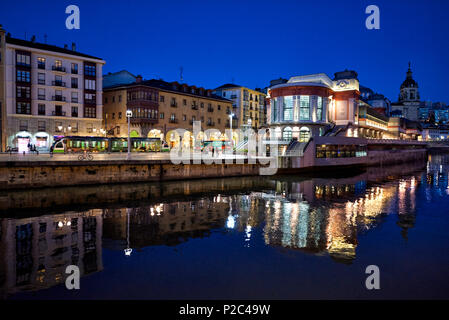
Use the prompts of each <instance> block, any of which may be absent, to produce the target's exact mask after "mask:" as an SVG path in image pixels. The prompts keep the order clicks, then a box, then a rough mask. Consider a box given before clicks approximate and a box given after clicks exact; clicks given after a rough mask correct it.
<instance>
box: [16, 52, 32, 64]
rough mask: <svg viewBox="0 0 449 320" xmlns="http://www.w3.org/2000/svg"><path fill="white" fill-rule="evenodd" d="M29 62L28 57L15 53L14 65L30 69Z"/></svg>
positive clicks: (29, 58)
mask: <svg viewBox="0 0 449 320" xmlns="http://www.w3.org/2000/svg"><path fill="white" fill-rule="evenodd" d="M30 60H31V57H30V55H28V54H23V53H19V52H17V53H16V65H18V66H25V67H30V66H31V64H30Z"/></svg>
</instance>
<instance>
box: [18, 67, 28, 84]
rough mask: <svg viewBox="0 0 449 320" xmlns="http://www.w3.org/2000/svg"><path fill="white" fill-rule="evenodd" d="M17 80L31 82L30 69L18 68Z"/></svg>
mask: <svg viewBox="0 0 449 320" xmlns="http://www.w3.org/2000/svg"><path fill="white" fill-rule="evenodd" d="M16 81H17V82H28V83H29V82H31V74H30V72H29V71H22V70H17V73H16Z"/></svg>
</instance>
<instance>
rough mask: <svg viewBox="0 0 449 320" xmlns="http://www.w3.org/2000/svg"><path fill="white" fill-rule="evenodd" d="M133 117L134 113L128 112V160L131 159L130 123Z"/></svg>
mask: <svg viewBox="0 0 449 320" xmlns="http://www.w3.org/2000/svg"><path fill="white" fill-rule="evenodd" d="M132 116H133V112H132V111H131V110H126V117H127V118H128V155H127V157H126V159H127V160H129V159H130V158H131V136H130V132H129V131H130V124H129V123H130V121H131V117H132Z"/></svg>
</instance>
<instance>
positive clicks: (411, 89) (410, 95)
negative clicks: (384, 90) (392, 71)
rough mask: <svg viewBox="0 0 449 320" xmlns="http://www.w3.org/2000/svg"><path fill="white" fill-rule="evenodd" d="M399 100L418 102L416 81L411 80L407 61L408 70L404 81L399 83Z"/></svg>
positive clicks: (410, 71)
mask: <svg viewBox="0 0 449 320" xmlns="http://www.w3.org/2000/svg"><path fill="white" fill-rule="evenodd" d="M399 102H419V91H418V83H417V82H416V81H415V80H413V77H412V70H411V68H410V62H409V63H408V71H407V76H406V78H405V81H404V82H402V84H401V91H400V94H399Z"/></svg>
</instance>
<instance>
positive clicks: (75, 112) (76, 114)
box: [72, 107, 78, 117]
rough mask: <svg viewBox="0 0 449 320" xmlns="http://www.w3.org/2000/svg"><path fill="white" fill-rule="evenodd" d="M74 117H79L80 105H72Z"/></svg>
mask: <svg viewBox="0 0 449 320" xmlns="http://www.w3.org/2000/svg"><path fill="white" fill-rule="evenodd" d="M72 117H78V107H72Z"/></svg>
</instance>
